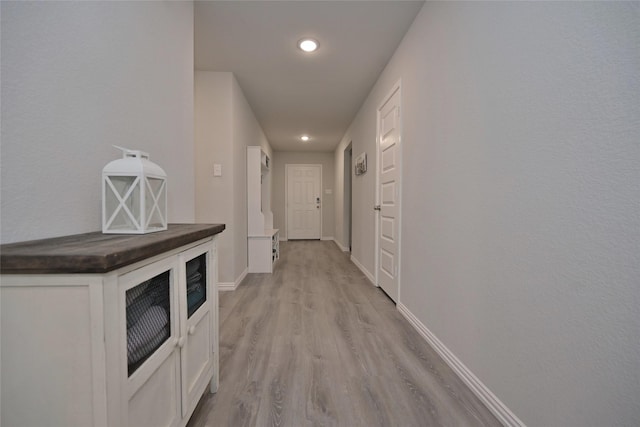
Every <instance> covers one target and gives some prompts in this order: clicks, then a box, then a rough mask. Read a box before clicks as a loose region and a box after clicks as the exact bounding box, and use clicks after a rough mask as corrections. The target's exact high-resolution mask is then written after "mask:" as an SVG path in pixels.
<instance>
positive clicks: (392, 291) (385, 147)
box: [374, 85, 401, 302]
mask: <svg viewBox="0 0 640 427" xmlns="http://www.w3.org/2000/svg"><path fill="white" fill-rule="evenodd" d="M377 136H378V139H377V140H378V159H379V163H378V179H377V181H378V190H377V191H378V197H377V200H378V203H379V205H377V206H375V207H374V209H376V210H377V211H378V227H377V249H378V250H377V252H378V253H377V258H378V259H377V263H376V264H377V271H376V273H377V274H376V276H377V279H378V285H379V286H380V287H381V288H382V289H383V290H384V291H385V292H386V294H387V295H389V297H390V298H391V299H392V300H393V301H395V302H397V301H398V296H399V293H400V289H399V283H400V282H399V279H398V270H399V268H400V266H399V259H400V256H399V255H400V245H399V237H400V236H399V232H400V215H399V214H400V178H401V173H400V87H399V85H397V86H396V87H395V89H394V91H393V93H392V94H391V96H389V97H388V98H386V100H385V101H384V103H383V104H382V107H380V108H379V109H378V132H377Z"/></svg>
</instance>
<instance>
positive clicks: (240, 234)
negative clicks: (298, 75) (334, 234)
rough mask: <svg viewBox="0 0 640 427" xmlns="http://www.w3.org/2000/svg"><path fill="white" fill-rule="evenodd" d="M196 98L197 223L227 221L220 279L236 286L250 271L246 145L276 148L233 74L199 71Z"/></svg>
mask: <svg viewBox="0 0 640 427" xmlns="http://www.w3.org/2000/svg"><path fill="white" fill-rule="evenodd" d="M195 101H196V102H195V117H196V121H195V129H196V131H195V134H196V157H195V165H196V221H197V222H201V223H202V222H205V223H206V222H211V223H224V224H225V225H226V230H225V231H224V232H223V233H222V234H221V236H220V240H219V247H220V250H219V256H220V267H219V277H218V279H219V281H220V282H221V283H225V284H234V283H235V282H236V281H237V280H238V279H239V278H241V277H242V275H243V273H245V270H246V269H247V161H246V158H247V154H246V148H247V146H249V145H261V146H262V147H263V150H264V151H265V152H267V153H269V155H271V147H270V146H269V143H268V141H267V139H266V137H265V135H264V132H263V131H262V129H261V128H260V125H259V124H258V121H257V120H256V118H255V116H254V114H253V111H252V110H251V107H250V106H249V104H248V103H247V101H246V99H245V97H244V94H243V93H242V89H241V88H240V86H239V85H238V82H237V81H236V79H235V77H234V76H233V74H232V73H229V72H211V71H196V73H195ZM215 163H219V164H221V165H222V176H220V177H214V176H213V165H214V164H215Z"/></svg>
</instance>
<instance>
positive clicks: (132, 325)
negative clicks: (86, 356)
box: [125, 270, 172, 376]
mask: <svg viewBox="0 0 640 427" xmlns="http://www.w3.org/2000/svg"><path fill="white" fill-rule="evenodd" d="M170 283H171V271H170V270H169V271H165V272H163V273H161V274H158V275H157V276H155V277H152V278H151V279H148V280H145V281H143V282H142V283H140V284H138V285H137V286H134V287H132V288H130V289H129V290H127V291H126V296H125V303H126V322H127V373H128V375H129V376H131V374H133V373H134V372H135V371H136V369H138V367H140V365H142V364H143V363H144V362H145V361H146V360H147V359H148V358H149V356H151V355H152V354H153V353H154V352H155V351H156V350H157V349H158V348H159V347H160V346H161V345H162V344H163V343H164V342H166V341H167V339H169V337H170V336H171V332H172V331H171V308H172V307H171V298H170V295H171V294H170Z"/></svg>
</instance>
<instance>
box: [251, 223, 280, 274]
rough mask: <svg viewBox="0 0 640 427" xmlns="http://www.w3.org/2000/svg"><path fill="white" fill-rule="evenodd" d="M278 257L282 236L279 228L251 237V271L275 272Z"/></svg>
mask: <svg viewBox="0 0 640 427" xmlns="http://www.w3.org/2000/svg"><path fill="white" fill-rule="evenodd" d="M278 259H280V238H279V232H278V230H277V229H274V230H265V233H264V234H263V235H261V236H250V237H249V260H250V262H249V273H273V265H274V264H275V262H276V261H277V260H278Z"/></svg>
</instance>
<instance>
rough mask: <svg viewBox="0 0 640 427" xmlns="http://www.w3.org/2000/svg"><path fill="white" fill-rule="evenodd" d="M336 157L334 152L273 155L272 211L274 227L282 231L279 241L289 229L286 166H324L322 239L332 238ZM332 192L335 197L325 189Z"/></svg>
mask: <svg viewBox="0 0 640 427" xmlns="http://www.w3.org/2000/svg"><path fill="white" fill-rule="evenodd" d="M333 157H334V155H333V153H331V152H314V151H311V152H302V151H301V152H293V151H276V152H275V153H274V154H273V172H272V181H271V183H272V186H273V197H272V199H273V204H272V206H271V208H272V211H273V227H274V228H277V229H279V230H280V238H281V239H286V238H287V227H286V224H285V210H286V207H285V194H286V192H287V186H286V171H285V169H286V168H285V166H286V165H287V164H296V165H304V164H309V165H311V164H315V165H322V186H321V187H322V188H321V191H322V195H321V196H320V197H321V200H322V238H327V239H329V238H333V232H334V224H333V222H334V215H335V208H334V200H335V188H334V179H335V173H334V171H333V169H334V159H333ZM326 189H330V190H331V191H332V194H326V193H325V192H324V190H326Z"/></svg>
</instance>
